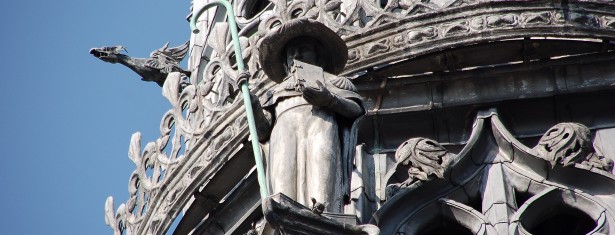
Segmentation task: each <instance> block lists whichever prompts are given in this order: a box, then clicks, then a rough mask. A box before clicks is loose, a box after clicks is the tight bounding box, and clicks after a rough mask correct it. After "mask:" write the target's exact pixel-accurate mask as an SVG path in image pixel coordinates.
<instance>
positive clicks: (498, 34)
mask: <svg viewBox="0 0 615 235" xmlns="http://www.w3.org/2000/svg"><path fill="white" fill-rule="evenodd" d="M570 5H572V6H574V7H571V6H570ZM570 5H567V4H565V3H559V2H555V3H553V2H551V3H549V4H547V3H545V2H543V1H532V2H527V1H525V2H523V3H521V2H516V1H506V2H495V1H483V2H480V3H474V4H469V3H468V5H466V6H459V7H452V8H450V9H440V10H437V11H442V12H440V13H439V14H428V13H426V14H422V15H419V16H403V17H400V16H399V15H397V16H396V17H397V20H396V21H395V22H394V23H386V24H381V25H378V26H372V27H370V28H364V29H362V30H363V31H361V33H356V34H351V35H349V36H348V37H347V38H345V40H346V42H347V43H348V47H349V48H350V50H349V55H350V56H349V58H350V59H349V62H348V65H347V67H346V70H345V73H353V72H357V71H360V70H364V69H368V68H372V67H376V66H380V65H382V64H386V63H391V62H395V61H399V60H402V59H411V58H414V57H417V56H420V55H425V54H428V53H431V52H436V51H441V50H444V49H449V48H455V47H462V46H467V45H472V44H477V43H488V42H493V41H498V40H505V39H512V38H529V37H565V38H596V39H612V38H615V27H613V26H614V24H613V19H615V11H614V10H610V11H604V9H615V8H614V6H613V4H612V3H605V2H601V3H598V2H597V1H583V2H581V1H578V2H577V1H574V2H572V3H570ZM443 15H445V16H446V17H442V16H443ZM368 35H369V36H368Z"/></svg>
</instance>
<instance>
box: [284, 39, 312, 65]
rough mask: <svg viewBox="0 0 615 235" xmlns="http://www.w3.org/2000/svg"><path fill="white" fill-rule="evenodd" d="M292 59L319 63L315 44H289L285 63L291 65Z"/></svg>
mask: <svg viewBox="0 0 615 235" xmlns="http://www.w3.org/2000/svg"><path fill="white" fill-rule="evenodd" d="M293 60H299V61H303V62H305V63H308V64H313V65H319V64H318V55H317V54H316V46H315V45H314V44H313V43H310V42H303V43H297V44H293V45H291V46H289V47H288V48H287V49H286V64H287V65H292V63H293Z"/></svg>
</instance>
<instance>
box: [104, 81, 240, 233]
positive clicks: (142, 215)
mask: <svg viewBox="0 0 615 235" xmlns="http://www.w3.org/2000/svg"><path fill="white" fill-rule="evenodd" d="M181 80H182V75H181V74H180V73H171V74H170V75H169V76H168V77H167V79H166V82H165V84H164V86H163V96H164V97H166V98H167V99H168V100H169V102H170V103H171V104H172V105H173V108H172V109H171V110H169V111H168V112H167V113H166V114H165V115H164V116H163V118H162V122H161V126H160V130H161V136H160V138H158V139H157V140H155V141H152V142H149V143H148V144H147V145H146V146H145V148H144V149H143V150H142V149H141V144H140V142H141V134H140V133H135V134H134V135H133V136H132V139H131V143H130V149H129V157H130V159H131V160H132V161H133V162H134V163H135V165H136V170H135V171H134V172H133V173H132V175H131V177H130V181H129V194H130V195H129V199H128V201H127V202H125V203H123V204H121V205H120V206H119V207H118V208H117V210H114V205H113V203H114V202H113V198H112V197H109V198H108V199H107V202H106V204H105V220H106V222H107V224H108V225H109V226H110V227H111V228H113V230H114V234H122V233H123V232H128V234H161V233H164V232H165V231H166V229H168V226H169V225H170V223H171V222H172V219H173V218H174V217H175V216H177V214H178V213H179V210H180V209H181V208H182V206H183V205H185V203H186V202H187V200H188V199H189V198H190V197H189V196H190V195H192V193H193V192H194V190H195V188H197V187H198V185H200V184H202V183H203V182H201V181H203V180H204V178H200V177H198V175H199V174H203V172H208V173H209V174H211V173H212V172H211V171H213V170H215V169H211V168H208V165H210V164H209V163H210V162H212V161H215V160H219V159H218V158H216V157H219V156H222V157H221V158H223V159H224V158H226V155H228V154H229V153H227V151H229V150H228V149H229V148H230V147H229V145H231V144H235V145H237V144H240V141H241V140H242V139H243V138H244V137H245V135H242V134H241V133H244V132H245V130H244V129H246V128H247V123H246V121H245V117H244V116H243V114H242V111H241V109H240V108H239V107H235V106H238V103H239V102H234V103H231V104H230V105H227V107H228V110H232V111H233V112H225V111H226V110H224V109H212V103H211V102H210V101H209V100H208V97H207V96H206V94H207V91H208V89H210V88H207V86H206V85H207V84H200V85H189V86H187V87H185V88H184V89H183V90H182V91H181V93H180V92H179V86H180V85H182V82H181ZM233 105H235V106H233ZM210 122H217V123H219V124H220V126H221V128H218V126H212V125H210ZM169 141H170V142H171V145H170V146H168V143H169ZM213 166H217V165H216V164H213Z"/></svg>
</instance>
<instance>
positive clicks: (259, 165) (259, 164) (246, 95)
mask: <svg viewBox="0 0 615 235" xmlns="http://www.w3.org/2000/svg"><path fill="white" fill-rule="evenodd" d="M219 5H222V6H224V8H226V13H227V18H228V24H229V28H230V29H231V36H232V38H233V47H234V48H235V60H237V69H238V70H239V72H240V73H241V72H245V71H246V68H245V64H244V61H243V57H242V52H241V45H240V44H239V35H238V33H237V23H236V22H235V13H234V12H233V7H232V6H231V3H229V2H228V1H226V0H214V1H211V2H209V3H207V4H205V6H203V7H202V8H201V9H199V10H198V11H197V13H196V14H194V15H192V18H191V19H190V29H191V30H192V33H195V34H197V33H199V29H197V27H196V21H197V20H198V19H199V17H200V16H201V15H202V14H203V13H204V12H205V11H206V10H207V9H209V8H211V7H213V6H219ZM240 86H241V93H242V94H243V103H244V105H245V106H246V116H247V117H248V127H249V129H250V138H251V139H252V141H251V142H252V150H253V151H254V161H255V162H256V171H257V174H258V184H259V185H260V193H261V198H263V199H264V198H266V197H268V196H269V192H268V191H267V185H266V183H265V169H264V166H263V158H262V156H261V148H260V145H259V143H258V134H257V133H256V122H255V121H254V111H253V110H252V101H251V100H250V90H249V89H248V81H247V80H245V81H243V82H242V83H241V84H240Z"/></svg>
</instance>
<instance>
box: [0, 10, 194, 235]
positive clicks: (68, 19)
mask: <svg viewBox="0 0 615 235" xmlns="http://www.w3.org/2000/svg"><path fill="white" fill-rule="evenodd" d="M189 8H190V1H189V0H184V1H171V0H129V1H120V0H105V1H84V0H80V1H77V0H75V1H69V0H59V1H2V2H1V3H0V28H1V29H2V35H1V36H0V40H1V42H0V54H1V57H0V58H1V59H0V60H1V63H0V71H1V72H2V75H0V107H1V108H2V113H1V117H0V120H1V124H2V126H3V128H2V129H3V130H2V131H1V132H0V147H1V148H0V149H2V152H1V154H0V157H1V158H2V164H0V190H1V191H0V206H1V207H2V208H3V211H2V213H0V227H1V228H2V230H3V231H2V234H111V233H112V230H111V229H110V228H108V227H107V225H105V222H104V203H105V199H106V198H107V196H110V195H113V196H114V198H115V203H116V205H115V206H116V208H117V206H118V205H119V204H120V203H122V202H124V201H126V199H127V197H128V178H129V176H130V174H131V173H132V171H133V170H134V169H135V167H134V164H133V163H132V161H130V159H128V145H129V141H130V136H131V135H132V133H134V132H137V131H140V132H142V134H143V143H142V144H143V145H145V144H146V142H148V141H152V140H155V139H156V138H157V137H158V136H159V135H160V133H159V125H160V120H161V118H162V115H163V114H164V113H165V112H166V111H167V110H168V109H169V108H170V107H171V106H170V104H169V103H168V102H167V101H166V99H164V98H163V97H162V95H161V89H160V87H158V85H156V84H155V83H147V82H142V81H140V79H139V76H138V75H137V74H135V73H133V72H132V71H130V70H129V69H128V68H126V67H123V66H121V65H119V64H115V65H113V64H108V63H104V62H102V61H100V60H98V59H96V58H94V57H93V56H91V55H89V54H88V51H89V49H90V48H92V47H101V46H112V45H124V46H125V47H127V48H128V52H129V53H128V55H130V56H133V57H147V56H149V53H150V52H151V51H152V50H154V49H158V48H160V47H161V46H162V45H163V44H164V43H165V42H167V41H169V42H170V44H171V46H177V45H180V44H182V43H184V42H185V41H187V40H188V39H189V36H190V30H189V25H188V22H187V21H186V20H185V17H186V16H187V15H188V13H189ZM183 64H184V67H185V61H184V63H183Z"/></svg>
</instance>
